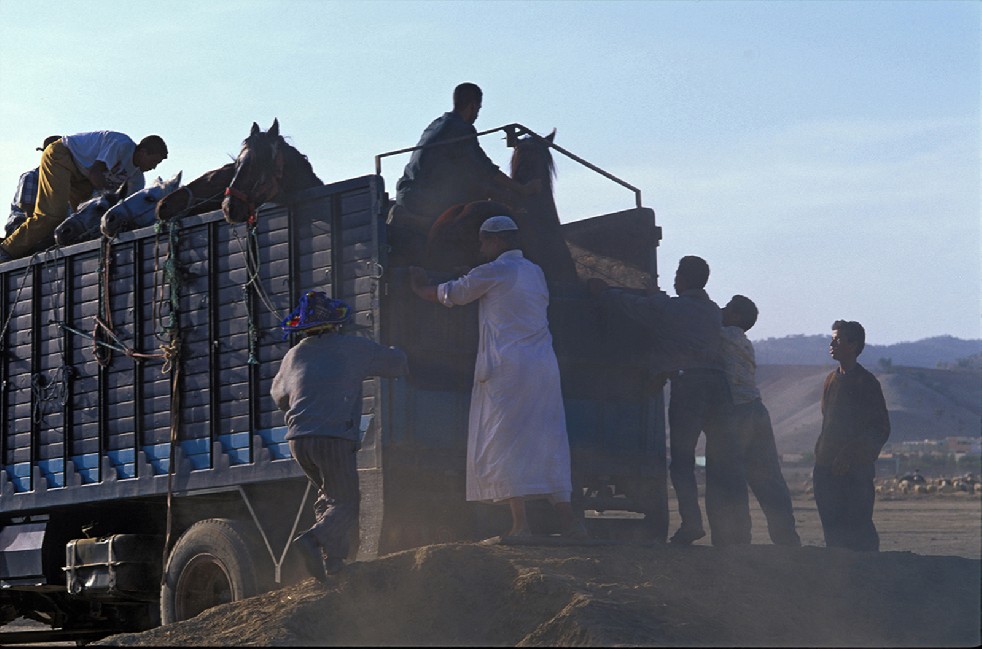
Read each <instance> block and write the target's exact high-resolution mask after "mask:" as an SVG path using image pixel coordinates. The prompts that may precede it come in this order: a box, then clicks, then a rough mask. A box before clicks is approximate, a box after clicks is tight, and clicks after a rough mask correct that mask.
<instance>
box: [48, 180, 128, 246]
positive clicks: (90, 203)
mask: <svg viewBox="0 0 982 649" xmlns="http://www.w3.org/2000/svg"><path fill="white" fill-rule="evenodd" d="M118 201H119V196H118V195H117V194H116V193H115V192H103V193H101V194H99V195H97V196H94V197H92V198H90V199H89V200H87V201H85V202H84V203H82V204H81V205H79V206H78V209H77V210H75V211H74V212H72V213H71V214H69V215H68V218H66V219H65V220H64V221H62V222H61V223H60V224H58V227H57V228H55V243H57V244H58V245H59V246H67V245H70V244H73V243H78V242H79V241H86V240H88V239H93V238H95V237H96V236H98V235H99V223H100V221H101V219H102V215H103V214H105V213H106V211H107V210H108V209H109V208H110V207H112V206H113V205H115V204H116V203H117V202H118Z"/></svg>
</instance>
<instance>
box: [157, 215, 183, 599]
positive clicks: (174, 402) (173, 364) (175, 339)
mask: <svg viewBox="0 0 982 649" xmlns="http://www.w3.org/2000/svg"><path fill="white" fill-rule="evenodd" d="M159 235H160V227H159V222H158V228H157V236H156V237H155V241H154V257H155V259H154V294H155V295H156V296H157V299H156V300H154V314H153V318H154V322H155V323H156V324H157V325H159V324H161V318H162V313H161V308H162V305H163V303H164V297H163V284H160V285H158V284H157V282H158V275H162V276H163V281H164V282H166V283H167V285H168V287H169V289H170V290H169V294H168V296H167V300H166V303H167V304H169V306H170V314H169V317H168V321H167V325H166V326H165V327H164V328H163V329H162V330H161V329H155V332H154V334H155V335H156V337H157V339H158V340H160V341H161V346H160V348H161V353H162V354H163V356H164V366H163V368H162V370H161V371H163V372H166V373H169V374H170V415H171V416H170V455H169V457H170V459H169V462H168V465H167V516H166V520H167V522H166V532H165V534H164V547H163V557H162V559H161V565H162V566H163V567H164V569H163V570H161V572H160V584H161V586H163V585H164V584H165V582H166V580H167V554H168V550H169V549H170V545H171V535H172V533H173V528H174V511H173V500H174V474H175V472H176V471H177V446H178V443H179V439H180V431H181V366H182V364H181V351H182V349H181V329H180V319H179V308H180V292H181V289H182V287H183V282H182V279H183V276H182V273H181V272H180V266H179V264H178V260H177V247H178V227H177V223H176V222H173V223H169V224H168V227H167V235H168V238H167V241H168V245H167V258H166V259H165V260H164V264H163V268H162V270H163V272H162V273H159V272H158V271H160V270H161V266H160V254H159V252H160V248H159V246H160V236H159ZM158 288H159V292H158ZM164 334H166V335H167V338H166V339H165V338H164Z"/></svg>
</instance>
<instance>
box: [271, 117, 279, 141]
mask: <svg viewBox="0 0 982 649" xmlns="http://www.w3.org/2000/svg"><path fill="white" fill-rule="evenodd" d="M268 133H269V134H270V135H272V136H273V137H279V135H280V120H278V119H276V118H275V117H274V118H273V125H272V126H270V127H269V131H268Z"/></svg>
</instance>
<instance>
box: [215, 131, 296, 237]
mask: <svg viewBox="0 0 982 649" xmlns="http://www.w3.org/2000/svg"><path fill="white" fill-rule="evenodd" d="M283 164H284V162H283V152H282V151H279V149H278V148H277V149H276V151H275V152H274V154H273V175H272V176H271V177H270V182H269V183H267V184H266V185H265V186H264V187H263V188H264V189H265V188H266V187H269V186H272V187H279V184H280V180H281V179H282V178H283ZM258 186H259V182H257V183H256V187H253V188H252V191H253V192H255V190H256V188H257V187H258ZM274 195H275V192H274ZM225 196H227V197H229V198H234V199H236V200H238V201H241V202H242V203H245V206H246V209H247V210H248V212H249V217H248V219H247V221H248V223H249V225H255V224H256V204H255V203H254V202H253V200H252V198H251V197H250V195H249V194H247V193H245V192H244V191H242V190H240V189H237V188H235V187H232V186H231V185H229V186H228V187H226V188H225Z"/></svg>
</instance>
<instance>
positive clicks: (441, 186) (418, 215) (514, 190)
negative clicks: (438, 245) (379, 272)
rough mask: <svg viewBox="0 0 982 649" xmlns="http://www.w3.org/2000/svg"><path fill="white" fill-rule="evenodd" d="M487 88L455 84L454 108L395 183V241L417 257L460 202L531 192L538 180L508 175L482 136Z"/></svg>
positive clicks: (392, 215) (425, 136) (432, 126)
mask: <svg viewBox="0 0 982 649" xmlns="http://www.w3.org/2000/svg"><path fill="white" fill-rule="evenodd" d="M482 101H483V93H482V91H481V89H480V88H479V87H478V86H477V85H476V84H473V83H462V84H460V85H458V86H457V87H456V88H454V92H453V110H452V111H450V112H448V113H444V114H443V115H442V116H440V117H438V118H436V119H435V120H433V122H431V123H430V125H429V126H427V127H426V130H425V131H423V135H422V136H421V137H420V139H419V142H418V143H417V144H416V146H417V147H421V148H417V149H416V150H415V151H413V154H412V157H411V158H410V159H409V163H408V164H407V165H406V168H405V170H404V171H403V173H402V178H400V179H399V182H398V183H396V199H395V205H393V206H392V209H391V210H390V211H389V220H388V222H389V225H390V226H391V229H392V230H393V232H392V236H393V239H394V245H396V246H399V247H400V248H403V252H406V253H407V254H408V255H409V257H410V259H413V260H418V259H419V254H420V253H421V252H422V247H423V244H425V242H426V235H427V233H428V232H429V230H430V226H432V225H433V222H434V221H436V219H437V217H439V216H440V215H441V214H443V212H445V211H446V210H447V209H448V208H450V207H452V206H453V205H456V204H458V203H469V202H471V201H478V200H484V199H488V198H493V199H495V200H500V199H501V197H502V196H503V195H504V194H505V193H506V192H510V193H511V194H518V195H528V194H531V193H534V192H536V191H537V190H538V189H539V185H538V183H537V181H533V182H530V183H527V184H524V185H523V184H520V183H517V182H515V181H514V180H512V179H511V178H509V177H508V176H507V175H505V174H504V173H503V172H502V171H501V170H500V169H499V168H498V166H497V165H495V164H494V162H492V161H491V158H489V157H488V155H487V154H486V153H485V152H484V150H483V149H482V148H481V145H480V144H479V143H478V141H477V130H476V129H475V128H474V122H475V121H477V115H478V113H480V111H481V103H482Z"/></svg>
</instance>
